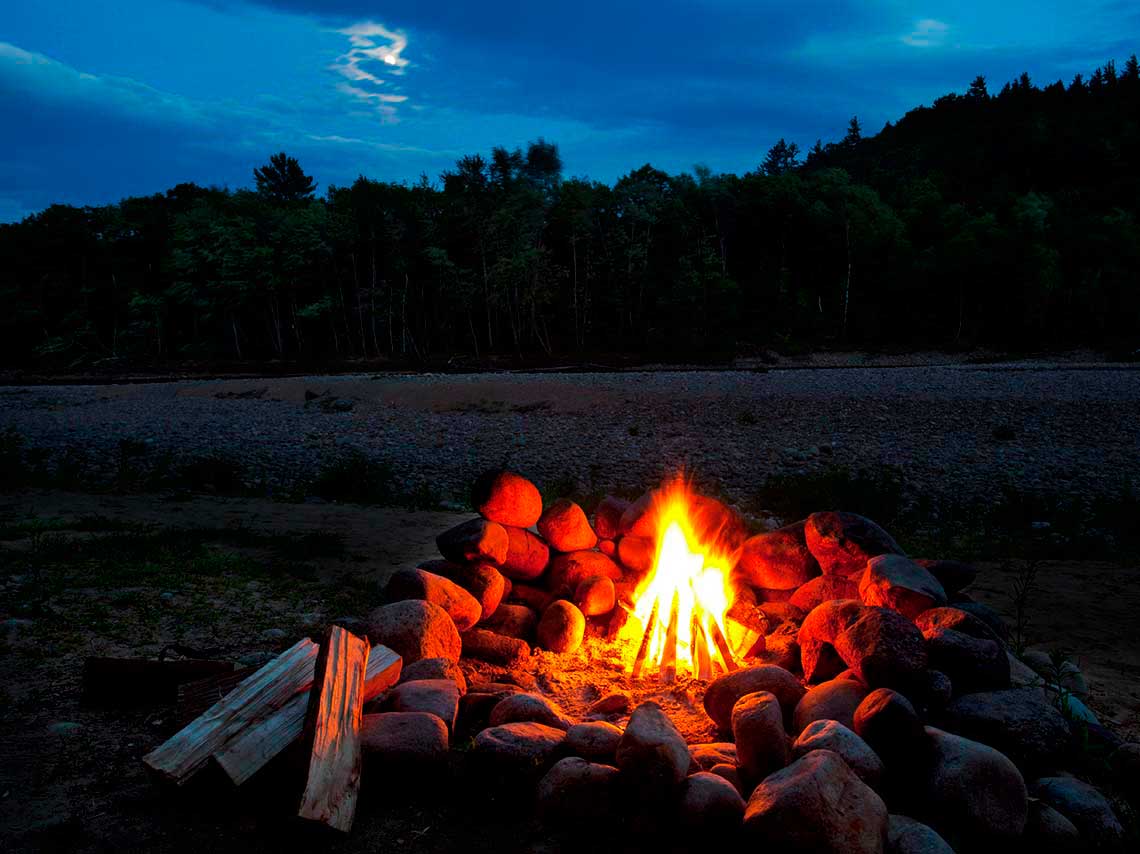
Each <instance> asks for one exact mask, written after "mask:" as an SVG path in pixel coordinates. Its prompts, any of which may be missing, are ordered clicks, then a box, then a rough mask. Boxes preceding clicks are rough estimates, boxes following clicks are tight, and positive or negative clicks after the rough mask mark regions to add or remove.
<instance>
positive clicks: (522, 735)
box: [472, 722, 566, 776]
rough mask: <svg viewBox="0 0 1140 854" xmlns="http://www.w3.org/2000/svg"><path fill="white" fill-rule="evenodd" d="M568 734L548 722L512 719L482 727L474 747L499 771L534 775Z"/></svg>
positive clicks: (545, 764) (486, 761)
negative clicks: (497, 724)
mask: <svg viewBox="0 0 1140 854" xmlns="http://www.w3.org/2000/svg"><path fill="white" fill-rule="evenodd" d="M565 737H566V733H565V732H564V731H563V730H560V729H555V728H554V727H549V726H546V725H545V724H536V723H530V722H525V723H509V724H502V725H501V726H493V727H488V728H487V729H485V730H482V731H481V732H480V733H479V734H478V735H477V736H475V744H474V746H473V747H472V750H473V752H474V754H475V756H476V757H477V758H478V759H479V760H480V761H482V762H483V763H484V764H485V765H486V766H488V767H490V768H493V769H494V770H496V771H501V772H505V773H508V774H518V775H522V776H530V775H533V774H534V773H535V772H536V771H540V770H542V769H543V768H545V767H547V766H548V765H549V764H550V763H551V762H552V761H553V760H554V758H555V756H556V755H557V754H558V752H559V750H560V748H561V747H562V741H563V739H565Z"/></svg>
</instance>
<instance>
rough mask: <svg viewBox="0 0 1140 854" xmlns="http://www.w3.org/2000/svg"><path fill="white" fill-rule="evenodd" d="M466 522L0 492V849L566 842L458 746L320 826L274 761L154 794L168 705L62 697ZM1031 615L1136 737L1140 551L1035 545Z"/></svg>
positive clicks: (293, 633) (574, 695)
mask: <svg viewBox="0 0 1140 854" xmlns="http://www.w3.org/2000/svg"><path fill="white" fill-rule="evenodd" d="M464 518H467V517H466V514H456V513H444V512H412V511H407V510H395V509H378V508H365V507H359V506H351V505H336V504H326V503H319V504H318V503H301V504H289V503H276V502H272V501H267V500H262V499H246V498H213V497H210V498H190V499H179V500H168V499H164V498H162V497H161V496H155V495H149V496H137V495H135V496H128V495H86V494H77V493H64V492H57V491H42V490H41V491H29V492H25V493H21V494H15V495H4V496H0V532H2V534H0V618H3V620H4V621H3V622H2V623H0V625H2V628H0V686H2V688H0V705H2V706H3V708H4V714H3V716H2V720H0V849H3V850H8V851H22V850H29V851H31V850H43V851H47V850H68V851H71V850H76V851H111V850H116V851H118V850H160V851H188V850H190V849H201V848H202V847H203V846H204V845H208V846H211V847H213V848H215V849H216V850H222V851H229V850H235V851H236V850H243V851H251V850H252V851H260V850H274V851H282V850H292V849H293V848H295V847H300V846H302V845H303V846H305V847H307V848H313V847H316V848H320V849H324V848H330V849H332V850H344V851H371V850H375V851H392V850H399V851H440V850H452V849H455V848H460V847H462V848H464V849H467V850H475V851H482V850H488V851H490V850H496V851H514V850H527V851H558V850H572V846H571V847H566V846H565V845H564V844H563V843H562V841H560V840H558V839H556V838H552V837H549V836H547V835H546V834H545V833H544V832H543V831H542V829H541V828H540V827H539V826H538V825H537V824H536V823H535V821H534V820H533V818H532V817H531V806H530V803H529V801H528V799H527V796H526V794H525V793H519V792H512V791H510V790H506V789H498V788H495V787H491V788H489V789H488V790H487V791H478V792H476V791H472V790H471V789H472V786H471V781H470V778H469V777H467V776H466V775H465V774H464V772H463V762H464V757H463V755H462V752H460V754H459V755H458V756H457V758H456V762H457V765H456V766H455V767H453V768H451V769H449V770H448V771H446V772H438V773H436V774H433V775H432V776H431V777H430V778H427V779H411V780H408V779H403V778H401V779H399V780H390V779H384V773H383V769H380V770H377V771H374V772H373V774H374V775H375V776H371V775H370V774H369V771H370V770H371V769H370V768H369V766H366V767H365V775H364V780H365V784H364V790H363V794H362V802H361V805H360V808H359V810H358V813H357V822H356V827H355V829H354V831H353V833H352V835H351V836H350V837H348V838H347V839H335V840H334V839H330V838H328V837H325V836H323V835H321V834H315V833H310V832H309V831H307V830H305V829H299V828H298V827H297V825H296V823H294V822H292V821H290V820H289V815H290V813H291V811H292V807H293V806H294V804H293V803H292V801H291V799H292V798H294V797H295V792H296V790H295V788H291V787H294V786H295V776H294V775H295V769H293V768H292V767H291V766H286V765H283V766H282V768H281V773H274V774H270V775H262V777H263V778H266V779H257V780H255V781H253V782H252V783H251V784H249V785H248V787H243V789H242V790H239V791H237V792H234V790H232V789H231V788H230V787H229V786H228V783H224V781H218V780H216V779H210V778H209V775H208V774H207V775H200V776H201V777H202V778H203V779H201V780H197V781H196V782H195V783H193V784H192V785H191V786H189V787H188V789H187V790H186V791H178V792H169V791H166V790H164V789H162V788H160V787H158V786H156V785H154V784H153V783H152V782H151V781H149V780H148V779H147V777H146V776H145V774H144V773H143V769H142V764H141V761H140V760H141V757H142V756H143V755H144V754H145V753H147V752H148V751H149V750H150V749H152V748H153V747H154V746H156V745H157V744H159V743H160V742H161V741H162V740H164V738H165V737H167V736H168V735H169V734H170V733H171V731H172V729H173V728H174V722H173V713H172V709H171V708H170V707H164V706H155V707H149V708H142V709H128V710H120V709H108V708H98V707H86V706H83V705H82V704H81V703H80V690H79V689H80V673H81V666H82V661H83V659H84V658H85V657H86V656H89V655H156V654H158V652H159V651H160V650H161V649H162V647H163V646H165V645H166V644H169V643H181V644H186V645H190V646H194V647H196V648H203V647H211V648H214V649H216V650H217V651H218V653H217V654H219V655H221V656H223V657H232V658H235V659H236V658H239V657H242V656H249V655H251V654H263V655H264V654H268V653H272V652H275V651H278V650H280V649H282V648H284V647H287V646H289V645H290V644H291V643H293V642H294V641H295V640H296V639H297V638H298V637H301V636H303V635H304V634H306V633H310V634H315V633H316V632H317V631H319V630H320V627H321V626H323V625H325V624H326V623H327V622H328V621H329V620H331V619H334V618H336V617H339V616H342V615H351V614H357V615H360V614H363V613H366V612H367V610H369V609H370V608H371V607H373V606H374V605H375V604H377V603H378V601H379V591H380V589H381V586H382V584H383V582H384V581H385V580H386V579H387V577H388V575H389V574H390V573H391V572H392V571H393V570H394V569H396V568H398V567H401V566H406V565H409V564H411V563H413V562H415V561H418V560H421V559H424V558H428V557H432V556H434V553H435V547H434V538H435V535H436V534H437V533H438V532H439V531H441V530H443V529H445V528H447V527H449V526H450V525H452V524H454V523H455V522H456V521H459V520H462V519H464ZM179 531H181V532H182V534H179V533H178V532H179ZM187 532H189V534H188V533H187ZM190 534H192V537H190ZM188 537H189V540H188ZM939 557H953V555H939ZM981 567H982V573H981V576H980V578H979V581H978V582H977V584H976V585H975V586H974V588H973V589H972V591H971V592H972V593H973V595H975V597H976V598H977V599H979V600H980V601H983V602H985V603H986V604H989V605H992V606H993V607H995V608H997V609H998V610H1000V611H1002V612H1003V613H1005V614H1007V615H1010V614H1011V599H1010V591H1011V588H1012V584H1013V581H1014V572H1015V570H1014V568H1012V567H1010V566H1008V565H1003V564H999V563H996V562H987V561H984V562H982V563H981ZM1029 612H1030V618H1031V622H1030V625H1029V629H1028V634H1029V636H1030V638H1031V639H1033V640H1034V641H1036V642H1037V644H1038V645H1040V646H1043V647H1045V648H1053V647H1060V648H1063V649H1065V650H1066V651H1067V652H1068V653H1070V654H1071V655H1074V656H1076V657H1077V658H1078V660H1079V661H1080V663H1081V666H1082V668H1083V669H1084V671H1085V673H1086V675H1087V676H1088V679H1089V682H1090V683H1091V687H1092V699H1091V702H1090V705H1091V706H1092V708H1093V709H1094V710H1095V711H1096V712H1097V714H1098V715H1099V716H1100V717H1101V720H1102V721H1103V722H1104V723H1105V724H1107V725H1109V726H1110V727H1112V728H1113V729H1115V730H1117V731H1118V732H1119V733H1120V734H1121V735H1123V736H1125V737H1127V738H1130V739H1133V740H1135V739H1137V738H1140V688H1138V680H1137V677H1138V676H1140V642H1138V641H1140V624H1138V623H1137V621H1136V617H1135V615H1136V614H1137V613H1138V612H1140V567H1137V566H1120V565H1117V564H1109V563H1097V562H1088V561H1085V562H1065V561H1046V562H1044V563H1042V564H1041V565H1040V567H1039V569H1038V576H1037V582H1036V586H1035V593H1034V595H1033V597H1032V599H1031V602H1030V607H1029ZM555 663H557V662H550V663H548V664H555ZM564 663H565V664H568V665H569V666H568V667H564V668H562V670H563V671H564V673H565V676H564V679H563V680H562V681H563V684H557V680H553V679H552V678H551V674H552V673H557V672H558V670H559V668H558V667H551V666H544V665H543V663H542V662H541V661H540V662H539V663H538V666H537V667H536V671H537V672H536V676H537V684H538V687H539V688H541V689H543V690H544V691H547V692H550V693H555V694H557V695H558V696H559V697H560V698H561V699H562V700H563V702H564V704H565V705H566V708H567V711H569V712H571V713H576V712H579V711H580V709H581V707H583V706H584V705H585V704H586V703H588V702H589V700H590V699H592V698H593V697H594V696H595V695H596V694H597V692H598V691H599V690H601V689H600V688H599V685H598V684H597V682H598V680H597V679H593V678H592V677H582V676H580V675H576V674H580V673H582V672H587V671H589V672H597V671H599V670H605V668H606V661H605V655H604V653H601V652H597V651H596V650H595V651H593V652H586V651H583V652H582V653H580V654H579V655H578V656H577V657H576V658H575V659H574V660H573V661H569V662H564ZM672 693H673V695H674V696H673V697H672V698H664V699H666V700H667V702H670V703H673V704H674V706H673V711H677V710H679V709H681V708H682V707H686V706H687V707H688V708H689V709H690V710H691V711H692V712H693V714H694V715H699V699H698V698H697V697H696V696H695V695H693V694H692V692H688V693H686V686H684V685H681V686H679V687H678V689H677V690H676V691H675V692H672ZM378 778H379V779H378ZM247 789H248V791H247ZM672 844H675V845H680V843H679V842H675V841H674V843H672ZM668 847H669V846H666V848H668Z"/></svg>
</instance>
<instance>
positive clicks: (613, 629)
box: [606, 599, 633, 641]
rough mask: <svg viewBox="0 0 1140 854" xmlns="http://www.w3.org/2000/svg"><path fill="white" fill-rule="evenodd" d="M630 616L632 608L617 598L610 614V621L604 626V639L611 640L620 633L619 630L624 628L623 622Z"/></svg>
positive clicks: (626, 621)
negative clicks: (615, 605)
mask: <svg viewBox="0 0 1140 854" xmlns="http://www.w3.org/2000/svg"><path fill="white" fill-rule="evenodd" d="M632 616H633V609H632V608H631V607H630V606H629V605H627V604H625V602H622V601H621V600H620V599H619V600H618V603H617V607H616V608H614V612H613V614H612V615H611V616H610V622H609V624H608V625H607V626H606V640H608V641H612V640H614V639H615V638H616V637H617V636H618V635H619V634H621V630H622V629H624V628H625V624H626V623H628V622H629V618H630V617H632Z"/></svg>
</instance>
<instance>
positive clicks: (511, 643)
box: [460, 629, 530, 666]
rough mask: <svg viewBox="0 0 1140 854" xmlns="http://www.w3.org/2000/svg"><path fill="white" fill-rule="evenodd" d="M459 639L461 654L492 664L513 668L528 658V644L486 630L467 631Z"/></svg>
mask: <svg viewBox="0 0 1140 854" xmlns="http://www.w3.org/2000/svg"><path fill="white" fill-rule="evenodd" d="M460 638H461V639H462V641H463V654H464V655H465V656H469V657H471V658H478V659H481V660H483V661H490V662H492V663H494V664H505V665H508V666H514V665H516V664H519V663H520V662H522V661H525V660H526V659H527V658H529V657H530V644H528V643H527V642H526V641H524V640H520V639H519V638H509V637H507V636H506V635H500V634H498V633H496V632H492V631H489V630H487V629H468V630H467V631H465V632H464V633H463V634H462V635H460Z"/></svg>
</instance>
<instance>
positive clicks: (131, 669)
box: [83, 657, 234, 706]
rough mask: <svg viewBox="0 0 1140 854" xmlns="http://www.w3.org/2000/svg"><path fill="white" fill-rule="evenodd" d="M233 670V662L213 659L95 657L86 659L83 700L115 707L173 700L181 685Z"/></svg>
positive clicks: (88, 702) (84, 664)
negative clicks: (174, 659)
mask: <svg viewBox="0 0 1140 854" xmlns="http://www.w3.org/2000/svg"><path fill="white" fill-rule="evenodd" d="M233 670H234V664H233V662H232V661H213V660H211V659H198V658H187V659H181V660H177V661H169V660H155V659H148V658H103V657H91V658H88V659H86V660H84V662H83V702H84V703H87V704H97V705H114V706H135V705H147V704H150V703H173V702H174V701H175V700H177V699H178V686H179V685H182V684H184V683H186V682H195V681H197V680H199V679H205V678H207V677H209V676H217V675H220V674H226V673H233Z"/></svg>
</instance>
